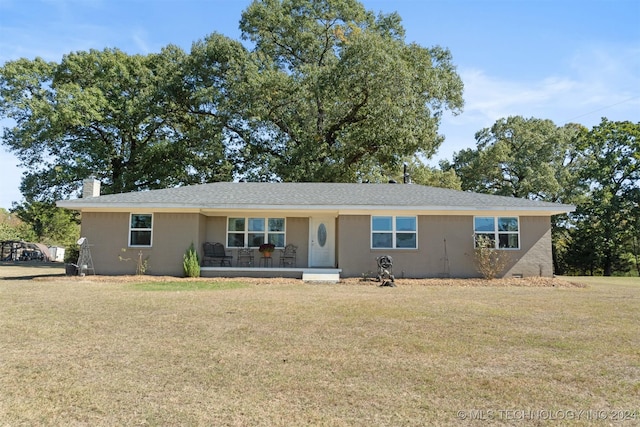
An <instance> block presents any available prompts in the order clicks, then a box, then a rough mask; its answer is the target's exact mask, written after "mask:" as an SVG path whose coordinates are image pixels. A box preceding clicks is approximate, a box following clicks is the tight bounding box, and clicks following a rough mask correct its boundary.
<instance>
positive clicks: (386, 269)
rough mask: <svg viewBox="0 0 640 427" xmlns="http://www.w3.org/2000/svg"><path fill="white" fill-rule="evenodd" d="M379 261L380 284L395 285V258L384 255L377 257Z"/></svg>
mask: <svg viewBox="0 0 640 427" xmlns="http://www.w3.org/2000/svg"><path fill="white" fill-rule="evenodd" d="M376 261H377V262H378V282H382V283H381V284H380V286H391V287H395V286H396V283H395V277H394V276H393V258H391V257H390V256H389V255H382V256H379V257H378V258H376Z"/></svg>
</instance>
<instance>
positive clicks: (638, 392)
mask: <svg viewBox="0 0 640 427" xmlns="http://www.w3.org/2000/svg"><path fill="white" fill-rule="evenodd" d="M204 283H207V282H204ZM158 286H165V288H161V289H158ZM189 286H191V285H189ZM201 286H204V287H206V286H210V288H209V289H197V290H196V289H190V288H185V287H184V283H183V282H176V283H169V284H167V283H164V284H162V283H161V284H157V283H154V284H151V282H149V283H147V282H145V281H144V279H141V281H140V282H139V283H120V282H108V281H107V282H91V281H78V280H55V281H49V280H38V281H34V280H10V279H6V278H5V280H0V331H2V332H0V333H1V334H2V339H1V340H0V355H1V356H0V389H1V390H2V392H1V393H0V425H92V426H99V425H104V426H111V425H242V426H244V425H247V426H248V425H251V426H259V425H282V426H292V425H331V426H352V425H353V426H361V425H367V426H383V425H385V426H387V425H388V426H399V425H410V426H411V425H413V426H423V425H513V424H515V425H559V424H560V425H566V424H570V425H594V424H596V425H598V424H600V425H609V424H611V423H612V418H613V417H614V416H615V415H616V414H617V415H618V416H620V415H621V414H622V415H623V416H624V419H623V420H622V422H620V423H618V422H614V425H637V424H638V423H640V413H638V411H640V334H639V333H638V330H640V310H639V309H638V307H639V306H640V286H630V285H628V284H618V283H613V284H606V285H602V284H591V285H589V286H587V287H585V288H560V287H559V288H555V287H517V288H516V287H456V286H398V287H396V288H381V287H377V286H376V285H375V284H373V283H372V284H370V285H359V286H358V285H343V284H333V285H329V284H315V285H311V284H303V283H302V282H298V283H294V284H279V285H275V286H269V285H259V286H258V285H255V284H250V283H242V282H238V281H236V280H235V279H234V281H232V282H231V281H230V282H228V284H226V285H221V284H220V283H216V285H215V286H213V285H201ZM150 290H153V291H154V292H149V291H150ZM214 290H215V291H214ZM524 411H529V412H524ZM554 411H555V412H554ZM570 411H574V412H570ZM579 411H583V412H582V413H580V412H579ZM587 411H589V412H587ZM596 411H597V412H596ZM619 411H627V412H619ZM572 414H573V415H572ZM626 414H628V416H627V415H626ZM578 415H580V417H579V418H578ZM603 415H607V417H606V419H603ZM568 416H569V417H573V419H571V420H569V419H568V418H567V417H568ZM554 417H555V418H554ZM559 417H562V418H561V419H560V418H559ZM559 419H560V422H559V421H558V420H559ZM569 421H570V422H569Z"/></svg>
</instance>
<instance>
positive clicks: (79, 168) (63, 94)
mask: <svg viewBox="0 0 640 427" xmlns="http://www.w3.org/2000/svg"><path fill="white" fill-rule="evenodd" d="M240 29H241V31H242V38H243V40H244V41H245V42H246V44H247V45H249V46H251V48H250V49H249V48H247V47H245V45H243V44H242V43H241V42H240V41H236V40H232V39H229V38H227V37H225V36H222V35H220V34H215V33H214V34H211V35H210V36H208V37H206V38H204V39H203V40H199V41H197V42H195V43H194V44H193V45H192V48H191V51H190V52H188V53H187V52H185V51H183V50H182V49H180V48H178V47H176V46H167V47H165V48H164V49H162V50H161V51H160V53H156V54H150V55H128V54H126V53H124V52H122V51H120V50H118V49H104V50H102V51H98V50H91V51H89V52H74V53H69V54H68V55H65V56H64V57H63V58H62V60H61V61H60V62H59V63H55V62H45V61H44V60H42V59H39V58H36V59H34V60H28V59H19V60H16V61H10V62H7V63H6V64H4V66H3V67H2V68H0V118H7V119H11V120H12V122H13V124H14V125H13V126H11V127H7V128H5V129H4V134H3V138H2V144H3V145H4V146H5V147H6V148H8V149H9V150H11V151H12V152H13V153H15V154H16V156H17V157H18V158H19V160H20V162H21V166H23V167H24V168H25V169H26V173H25V175H24V177H23V179H22V183H21V187H20V190H21V192H22V194H23V196H24V199H25V201H24V202H23V203H22V204H20V205H14V207H13V208H12V215H9V214H8V213H3V215H5V218H11V220H15V218H16V217H17V218H19V219H20V220H21V221H22V223H23V224H24V225H23V226H22V228H16V227H14V226H11V225H10V224H9V222H7V221H4V220H3V222H2V228H0V232H1V233H2V234H3V235H5V236H6V235H7V233H8V234H12V233H13V234H14V235H16V236H17V237H21V238H24V239H29V240H33V239H37V240H39V241H51V243H56V244H65V243H68V242H75V240H76V239H77V232H78V231H77V222H78V217H77V215H75V214H73V213H69V212H60V211H59V210H57V209H55V208H54V201H55V200H57V199H64V198H69V197H72V196H74V195H77V194H78V193H79V190H80V186H81V182H82V180H83V179H84V178H86V177H88V176H95V177H97V178H98V179H100V180H101V181H102V183H103V185H102V189H103V193H105V194H110V193H120V192H128V191H139V190H147V189H157V188H165V187H173V186H180V185H189V184H197V183H204V182H213V181H228V180H233V179H236V180H237V179H245V180H249V181H306V182H309V181H321V182H366V181H369V182H386V181H387V180H388V179H389V178H394V179H396V180H401V179H402V165H403V164H407V166H408V172H409V174H410V175H411V178H412V181H413V182H415V183H420V184H426V185H433V186H440V187H448V188H454V189H462V190H469V191H477V192H482V193H490V194H500V195H505V196H513V197H525V198H530V199H539V200H545V201H555V202H563V203H570V204H575V205H576V206H578V209H577V211H576V212H575V213H574V214H572V215H570V216H562V217H556V218H555V219H554V224H553V241H554V264H555V268H556V272H557V273H581V274H597V273H602V274H612V273H614V272H626V271H629V270H632V269H633V268H634V267H635V268H636V269H640V267H638V262H637V254H638V248H637V246H638V243H639V242H638V239H640V220H639V219H638V218H639V217H640V212H639V208H638V204H639V203H640V196H639V194H638V192H639V191H640V189H639V185H638V173H639V169H638V163H639V160H640V159H639V154H638V153H639V151H640V150H639V149H638V144H639V143H638V133H639V132H640V131H639V126H640V124H638V123H635V124H634V123H631V122H609V121H607V120H606V119H603V120H602V123H601V124H600V125H599V126H596V127H594V128H593V129H592V130H588V129H585V128H583V127H581V126H580V125H575V124H569V125H566V126H563V127H557V126H555V125H554V123H553V122H551V121H550V120H543V119H534V118H531V119H525V118H523V117H509V118H505V119H501V120H499V121H497V122H496V123H495V124H494V125H493V126H492V127H491V128H487V129H483V130H481V131H479V132H478V133H477V134H476V141H477V145H476V148H475V149H467V150H462V151H460V152H458V153H456V154H455V155H454V158H453V160H452V161H450V162H449V161H445V162H442V163H441V164H440V167H439V168H434V167H430V166H427V165H426V164H425V161H426V160H427V159H429V158H431V157H432V156H433V154H434V153H435V152H436V151H437V149H438V147H439V146H440V145H441V143H442V141H443V140H444V137H443V136H442V135H439V134H438V126H439V123H440V119H441V117H442V114H443V113H444V112H445V111H447V110H448V111H451V112H452V113H453V114H458V113H460V112H461V111H462V108H463V105H464V103H463V98H462V92H463V84H462V81H461V79H460V77H459V76H458V74H457V73H456V69H455V66H454V65H453V63H452V57H451V54H450V52H449V51H448V50H447V49H446V48H442V47H439V46H435V47H431V48H425V47H421V46H419V45H416V44H414V43H406V42H405V40H404V29H403V27H402V25H401V19H400V17H399V16H398V15H397V14H396V13H392V14H388V15H385V14H379V15H374V14H373V13H372V12H370V11H367V10H366V9H365V8H364V7H363V6H362V5H361V4H360V3H359V2H358V1H356V0H320V1H318V0H315V1H314V0H298V1H293V0H281V1H275V0H258V1H254V2H253V3H252V4H251V5H250V6H249V7H248V8H247V9H246V10H245V11H244V12H243V13H242V16H241V20H240ZM159 164H162V167H158V165H159ZM65 221H66V223H67V224H68V226H67V225H64V224H65ZM8 224H9V225H8ZM74 227H75V228H74ZM70 230H75V232H74V231H70ZM74 233H75V234H74ZM65 236H68V237H65ZM65 239H66V241H65Z"/></svg>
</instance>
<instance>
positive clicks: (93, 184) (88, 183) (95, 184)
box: [82, 178, 100, 199]
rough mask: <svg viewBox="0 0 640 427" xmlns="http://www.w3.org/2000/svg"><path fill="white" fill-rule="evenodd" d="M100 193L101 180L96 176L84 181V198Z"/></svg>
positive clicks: (96, 195)
mask: <svg viewBox="0 0 640 427" xmlns="http://www.w3.org/2000/svg"><path fill="white" fill-rule="evenodd" d="M99 195H100V181H99V180H97V179H95V178H87V179H85V180H84V181H82V198H83V199H86V198H88V197H98V196H99Z"/></svg>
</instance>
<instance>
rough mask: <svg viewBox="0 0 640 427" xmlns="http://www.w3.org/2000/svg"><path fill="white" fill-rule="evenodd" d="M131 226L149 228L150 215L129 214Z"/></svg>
mask: <svg viewBox="0 0 640 427" xmlns="http://www.w3.org/2000/svg"><path fill="white" fill-rule="evenodd" d="M131 228H151V215H131Z"/></svg>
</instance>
